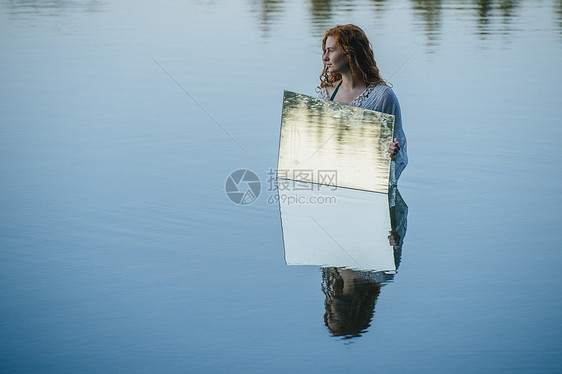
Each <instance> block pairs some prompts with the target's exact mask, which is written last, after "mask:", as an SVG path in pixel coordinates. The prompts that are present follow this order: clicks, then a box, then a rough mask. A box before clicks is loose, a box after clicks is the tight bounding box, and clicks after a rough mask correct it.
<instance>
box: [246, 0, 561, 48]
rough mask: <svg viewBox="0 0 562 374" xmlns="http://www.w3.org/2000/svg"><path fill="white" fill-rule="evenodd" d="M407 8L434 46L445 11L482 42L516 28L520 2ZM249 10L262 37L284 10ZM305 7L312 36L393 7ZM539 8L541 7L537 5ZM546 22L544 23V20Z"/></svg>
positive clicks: (278, 0)
mask: <svg viewBox="0 0 562 374" xmlns="http://www.w3.org/2000/svg"><path fill="white" fill-rule="evenodd" d="M408 3H409V6H410V8H411V10H412V14H413V16H414V27H415V28H416V31H421V32H423V33H424V34H425V35H426V37H427V40H428V44H429V45H437V44H439V43H438V40H439V37H440V35H441V25H442V23H443V17H444V15H443V13H444V11H448V12H451V11H453V12H455V13H458V14H460V15H462V16H463V17H464V18H467V19H469V20H470V22H472V23H473V24H474V34H475V35H478V36H479V37H480V38H482V39H486V37H487V36H488V35H504V36H509V35H511V34H512V33H513V32H514V31H516V30H517V27H516V26H515V25H514V24H515V23H516V22H515V21H516V20H517V18H518V16H519V15H520V12H521V8H522V4H524V3H525V2H524V1H523V2H522V1H520V0H472V1H466V0H452V1H443V0H410V1H408ZM251 4H252V11H253V12H254V13H255V14H257V17H258V19H259V22H260V28H261V30H262V31H263V34H264V36H265V37H267V36H268V33H269V30H270V29H271V26H272V25H275V23H276V22H277V20H279V19H281V18H282V17H283V16H284V13H285V12H286V11H287V6H286V2H285V1H283V0H262V1H256V0H254V1H252V2H251ZM303 4H304V6H305V7H306V8H307V14H308V18H309V20H310V23H311V25H312V30H311V31H312V33H313V35H314V36H321V35H323V33H324V31H325V30H326V29H327V28H329V27H331V26H333V25H334V24H336V23H341V19H342V17H341V16H342V14H345V13H351V12H353V11H356V10H361V11H364V10H365V8H366V9H367V10H368V11H369V12H371V13H372V14H373V20H375V21H376V20H377V19H380V18H381V17H384V15H385V13H386V12H387V11H388V10H389V9H390V8H391V7H392V6H393V3H392V1H388V0H370V1H350V0H308V1H305V2H303ZM539 5H540V4H539ZM548 6H552V7H553V12H554V14H555V15H556V16H555V20H556V29H557V31H558V32H560V31H561V29H562V0H557V1H554V2H553V3H552V5H548ZM545 21H546V20H545Z"/></svg>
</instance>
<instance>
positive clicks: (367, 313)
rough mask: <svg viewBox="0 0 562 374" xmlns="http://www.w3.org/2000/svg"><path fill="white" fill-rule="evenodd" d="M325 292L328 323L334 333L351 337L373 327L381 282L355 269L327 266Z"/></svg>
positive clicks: (324, 276)
mask: <svg viewBox="0 0 562 374" xmlns="http://www.w3.org/2000/svg"><path fill="white" fill-rule="evenodd" d="M322 291H323V292H324V295H326V301H325V302H324V305H325V307H326V313H324V323H325V324H326V326H327V327H328V329H329V330H330V332H331V333H332V334H333V335H335V336H345V337H349V338H351V337H355V336H359V335H361V332H363V331H364V330H365V329H366V328H367V327H369V325H370V323H371V319H372V318H373V313H374V310H375V303H376V302H377V297H378V296H379V293H380V292H381V285H380V284H379V283H377V282H370V281H368V280H367V279H365V278H364V277H362V276H361V274H360V273H359V272H358V271H355V270H351V269H342V268H323V269H322Z"/></svg>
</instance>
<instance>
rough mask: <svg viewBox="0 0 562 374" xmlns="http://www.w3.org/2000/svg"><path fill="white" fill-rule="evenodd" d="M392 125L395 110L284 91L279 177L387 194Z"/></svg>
mask: <svg viewBox="0 0 562 374" xmlns="http://www.w3.org/2000/svg"><path fill="white" fill-rule="evenodd" d="M393 128H394V116H392V115H389V114H386V113H380V112H375V111H372V110H366V109H362V108H358V107H354V106H349V105H345V104H341V103H337V102H333V101H326V100H322V99H317V98H314V97H311V96H307V95H302V94H297V93H294V92H290V91H285V94H284V97H283V115H282V120H281V138H280V142H279V163H278V167H277V170H278V173H277V177H278V178H281V179H291V180H297V181H302V182H312V183H323V184H331V185H336V186H341V187H347V188H354V189H359V190H366V191H376V192H383V193H386V192H387V191H388V181H389V175H390V162H391V161H390V159H389V158H388V156H387V149H388V144H389V142H390V141H391V140H392V135H393V134H392V132H393ZM328 172H332V174H334V175H335V178H330V179H328V180H325V178H326V175H325V174H326V173H328Z"/></svg>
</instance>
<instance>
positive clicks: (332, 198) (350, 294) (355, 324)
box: [278, 180, 408, 338]
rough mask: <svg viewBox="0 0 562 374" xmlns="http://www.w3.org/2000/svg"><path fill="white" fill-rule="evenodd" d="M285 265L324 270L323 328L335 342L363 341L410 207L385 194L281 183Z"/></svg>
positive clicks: (393, 266)
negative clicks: (336, 339) (305, 266)
mask: <svg viewBox="0 0 562 374" xmlns="http://www.w3.org/2000/svg"><path fill="white" fill-rule="evenodd" d="M278 189H279V205H280V212H281V224H282V230H283V242H284V247H285V262H286V264H287V265H289V266H293V265H315V266H319V267H320V268H321V270H322V286H321V288H322V292H323V293H324V295H325V301H324V306H325V313H324V323H325V325H326V328H327V329H328V331H329V332H330V334H332V335H333V336H338V337H343V338H353V337H358V336H361V334H362V333H364V332H366V331H367V329H368V328H369V326H370V325H371V323H372V319H373V315H374V308H375V304H376V302H377V299H378V297H379V294H380V293H381V289H382V287H384V286H385V284H387V283H388V282H391V281H392V280H393V279H394V277H395V274H396V272H397V269H398V267H399V265H400V259H401V256H402V246H403V243H404V237H405V235H406V230H407V216H408V206H407V205H406V203H405V202H404V200H403V199H402V197H401V195H400V192H399V191H398V189H396V188H394V189H392V190H391V191H389V194H381V193H373V192H367V191H358V190H352V189H346V188H336V187H330V186H323V185H316V184H312V183H302V182H297V181H289V180H279V181H278Z"/></svg>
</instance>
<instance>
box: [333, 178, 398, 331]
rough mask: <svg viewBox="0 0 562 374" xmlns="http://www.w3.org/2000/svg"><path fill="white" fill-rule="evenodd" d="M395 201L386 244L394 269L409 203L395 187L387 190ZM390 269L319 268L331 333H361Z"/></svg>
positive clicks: (391, 207)
mask: <svg viewBox="0 0 562 374" xmlns="http://www.w3.org/2000/svg"><path fill="white" fill-rule="evenodd" d="M390 196H394V199H395V203H396V205H393V206H390V222H391V228H392V230H391V231H390V233H389V235H388V242H389V245H390V246H391V247H392V248H393V251H394V264H395V267H396V269H398V267H399V266H400V260H401V257H402V245H403V243H404V237H405V236H406V229H407V218H408V206H407V205H406V203H405V202H404V200H402V196H400V192H398V190H397V189H396V188H393V189H392V191H389V197H390ZM392 279H394V274H393V273H386V272H382V271H361V270H352V269H345V268H336V267H329V268H322V292H324V295H325V296H326V298H325V301H324V306H325V308H326V312H325V313H324V323H325V324H326V327H328V330H330V332H331V333H332V334H333V335H334V336H343V337H345V338H353V337H356V336H360V335H361V333H362V332H364V331H365V330H366V329H367V328H368V327H369V326H370V324H371V319H372V318H373V314H374V312H375V304H376V302H377V298H378V297H379V294H380V292H381V288H382V287H383V285H384V284H385V283H386V282H389V281H391V280H392Z"/></svg>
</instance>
